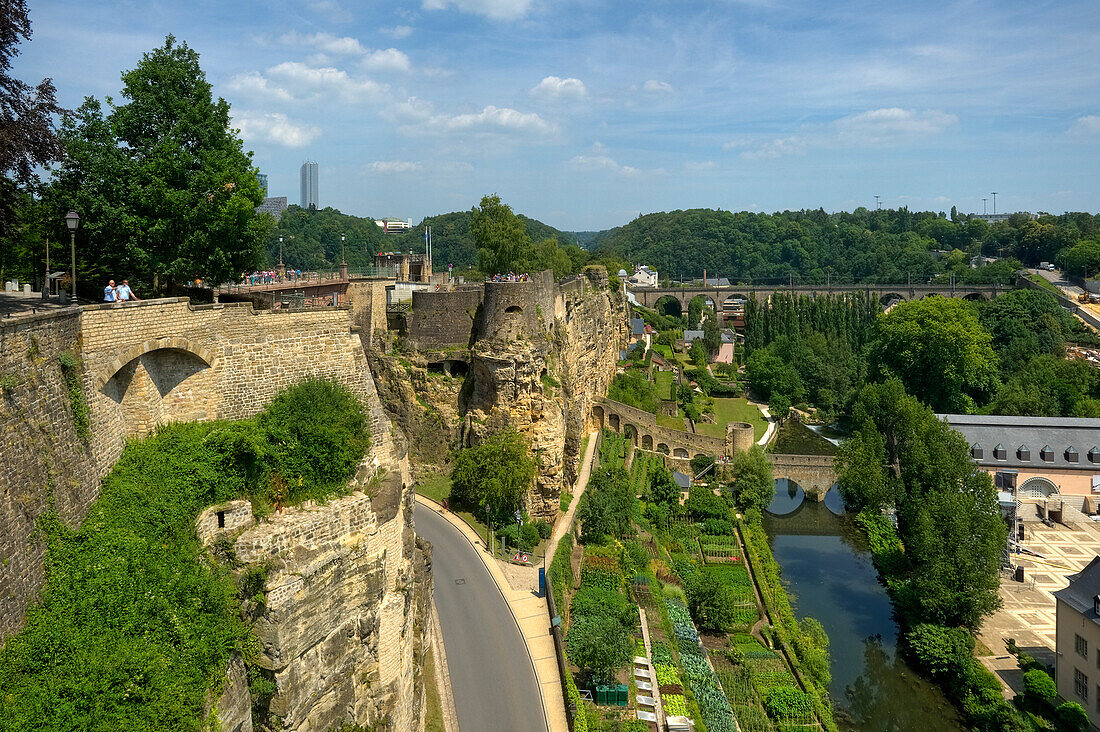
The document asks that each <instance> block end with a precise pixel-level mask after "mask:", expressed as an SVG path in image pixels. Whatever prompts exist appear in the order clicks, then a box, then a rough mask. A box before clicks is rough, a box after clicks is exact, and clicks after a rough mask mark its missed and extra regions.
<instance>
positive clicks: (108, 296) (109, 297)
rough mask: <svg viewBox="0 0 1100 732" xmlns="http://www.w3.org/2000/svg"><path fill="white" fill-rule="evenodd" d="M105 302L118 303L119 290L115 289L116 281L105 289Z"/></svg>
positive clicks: (111, 282) (108, 284)
mask: <svg viewBox="0 0 1100 732" xmlns="http://www.w3.org/2000/svg"><path fill="white" fill-rule="evenodd" d="M103 302H118V290H116V289H115V281H114V280H111V281H110V282H108V283H107V286H106V287H104V288H103Z"/></svg>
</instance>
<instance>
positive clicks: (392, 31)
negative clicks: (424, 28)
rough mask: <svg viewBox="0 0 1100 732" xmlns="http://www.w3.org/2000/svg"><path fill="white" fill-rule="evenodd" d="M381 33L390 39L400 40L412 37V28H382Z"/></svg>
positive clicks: (398, 26) (399, 26)
mask: <svg viewBox="0 0 1100 732" xmlns="http://www.w3.org/2000/svg"><path fill="white" fill-rule="evenodd" d="M381 31H382V32H383V33H385V34H386V35H387V36H389V37H390V38H396V39H397V40H401V39H402V38H408V37H409V36H411V35H412V32H413V29H412V26H408V25H395V26H394V27H392V28H382V29H381Z"/></svg>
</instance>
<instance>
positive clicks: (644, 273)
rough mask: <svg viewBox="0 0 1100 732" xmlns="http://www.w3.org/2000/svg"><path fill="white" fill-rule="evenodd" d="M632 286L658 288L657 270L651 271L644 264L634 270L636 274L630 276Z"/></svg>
mask: <svg viewBox="0 0 1100 732" xmlns="http://www.w3.org/2000/svg"><path fill="white" fill-rule="evenodd" d="M630 284H632V285H636V286H638V287H656V286H657V270H655V269H650V268H649V267H647V266H645V265H644V264H643V265H642V266H640V267H636V268H635V269H634V274H632V275H631V276H630Z"/></svg>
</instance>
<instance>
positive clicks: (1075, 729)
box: [1054, 702, 1089, 732]
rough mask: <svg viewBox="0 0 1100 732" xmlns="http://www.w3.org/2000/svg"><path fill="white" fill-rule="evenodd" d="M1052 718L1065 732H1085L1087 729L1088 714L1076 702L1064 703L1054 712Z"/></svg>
mask: <svg viewBox="0 0 1100 732" xmlns="http://www.w3.org/2000/svg"><path fill="white" fill-rule="evenodd" d="M1054 716H1055V717H1056V718H1057V719H1058V724H1059V725H1060V729H1062V730H1065V732H1085V730H1087V729H1088V728H1089V714H1088V712H1086V711H1085V708H1084V707H1083V706H1081V705H1080V704H1078V703H1077V702H1064V703H1063V704H1062V705H1061V706H1059V707H1058V708H1057V709H1056V710H1055V711H1054Z"/></svg>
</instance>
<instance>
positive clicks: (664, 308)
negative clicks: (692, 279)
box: [653, 295, 684, 318]
mask: <svg viewBox="0 0 1100 732" xmlns="http://www.w3.org/2000/svg"><path fill="white" fill-rule="evenodd" d="M653 309H654V310H656V311H657V312H658V313H660V314H661V315H667V316H669V317H673V318H679V317H681V316H682V315H683V314H684V305H683V303H681V302H680V300H679V298H677V297H676V296H675V295H662V296H661V297H659V298H657V302H655V303H653Z"/></svg>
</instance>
